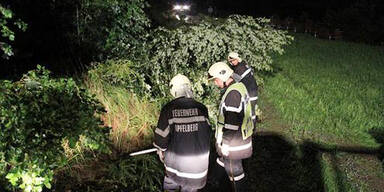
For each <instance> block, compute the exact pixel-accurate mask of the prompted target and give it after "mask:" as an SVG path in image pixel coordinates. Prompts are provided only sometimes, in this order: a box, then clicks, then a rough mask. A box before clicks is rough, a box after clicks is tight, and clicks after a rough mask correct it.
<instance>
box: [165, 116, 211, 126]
mask: <svg viewBox="0 0 384 192" xmlns="http://www.w3.org/2000/svg"><path fill="white" fill-rule="evenodd" d="M200 121H208V119H207V118H205V116H194V117H182V118H179V117H176V118H172V119H169V120H168V123H169V124H173V123H194V122H200Z"/></svg>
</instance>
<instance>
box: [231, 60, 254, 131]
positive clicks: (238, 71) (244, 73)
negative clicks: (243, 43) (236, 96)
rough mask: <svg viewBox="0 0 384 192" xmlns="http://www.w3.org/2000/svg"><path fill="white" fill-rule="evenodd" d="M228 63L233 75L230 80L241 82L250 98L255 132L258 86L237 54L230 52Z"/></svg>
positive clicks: (251, 73) (249, 68) (250, 70)
mask: <svg viewBox="0 0 384 192" xmlns="http://www.w3.org/2000/svg"><path fill="white" fill-rule="evenodd" d="M228 62H229V63H230V64H231V66H232V68H233V70H234V73H233V75H232V78H233V79H234V80H235V81H236V82H242V83H243V84H244V85H245V87H246V88H247V91H248V93H249V96H250V100H251V104H252V119H253V125H254V132H256V122H257V116H256V109H257V99H258V86H257V83H256V80H255V77H254V74H253V70H252V68H251V67H250V66H249V65H248V64H247V63H246V62H245V61H243V60H242V59H241V58H240V57H239V54H238V53H235V52H230V53H229V55H228Z"/></svg>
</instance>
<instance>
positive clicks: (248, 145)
mask: <svg viewBox="0 0 384 192" xmlns="http://www.w3.org/2000/svg"><path fill="white" fill-rule="evenodd" d="M224 145H225V144H223V146H224ZM226 146H228V145H226ZM250 147H252V141H251V142H249V143H247V144H245V145H240V146H236V147H231V146H228V151H241V150H244V149H248V148H250Z"/></svg>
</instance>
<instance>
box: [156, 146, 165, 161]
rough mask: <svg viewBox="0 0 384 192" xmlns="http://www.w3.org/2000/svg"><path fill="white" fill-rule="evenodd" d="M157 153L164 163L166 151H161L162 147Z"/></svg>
mask: <svg viewBox="0 0 384 192" xmlns="http://www.w3.org/2000/svg"><path fill="white" fill-rule="evenodd" d="M156 153H157V155H158V156H159V159H160V161H161V162H162V163H164V152H163V151H161V150H160V149H158V150H157V152H156Z"/></svg>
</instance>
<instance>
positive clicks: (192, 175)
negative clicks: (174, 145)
mask: <svg viewBox="0 0 384 192" xmlns="http://www.w3.org/2000/svg"><path fill="white" fill-rule="evenodd" d="M165 169H166V170H167V171H169V172H171V173H174V174H176V175H177V176H179V177H185V178H190V179H200V178H203V177H205V176H206V175H207V173H208V169H207V170H205V171H203V172H201V173H186V172H181V171H178V170H176V169H173V168H170V167H167V166H165Z"/></svg>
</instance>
